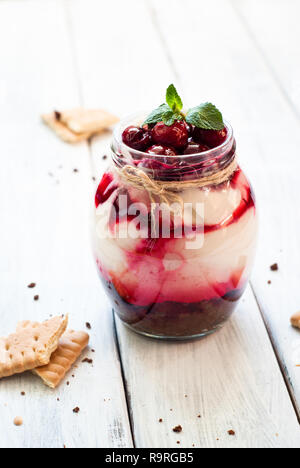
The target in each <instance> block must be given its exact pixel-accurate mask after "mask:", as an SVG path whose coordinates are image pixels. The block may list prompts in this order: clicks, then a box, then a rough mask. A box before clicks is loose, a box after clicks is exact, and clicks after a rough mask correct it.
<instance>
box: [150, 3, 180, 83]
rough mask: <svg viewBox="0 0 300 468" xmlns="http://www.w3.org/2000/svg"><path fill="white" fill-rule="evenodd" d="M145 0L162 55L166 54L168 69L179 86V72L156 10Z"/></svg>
mask: <svg viewBox="0 0 300 468" xmlns="http://www.w3.org/2000/svg"><path fill="white" fill-rule="evenodd" d="M145 1H146V6H147V8H148V11H149V14H150V18H151V22H152V25H153V28H154V30H155V31H156V32H157V36H158V39H159V41H160V43H161V46H162V50H163V52H164V55H165V56H166V59H167V62H168V64H169V66H170V69H171V70H172V72H173V74H174V77H175V78H176V81H177V82H178V83H179V84H180V86H182V81H181V77H180V74H179V72H178V70H177V67H176V65H175V61H174V60H173V57H172V54H171V51H170V49H169V47H168V44H167V41H166V38H165V35H164V33H163V31H162V29H161V27H160V24H159V21H158V18H157V11H156V9H155V8H154V6H153V5H152V3H151V0H145Z"/></svg>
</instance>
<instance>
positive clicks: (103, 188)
mask: <svg viewBox="0 0 300 468" xmlns="http://www.w3.org/2000/svg"><path fill="white" fill-rule="evenodd" d="M115 189H116V186H115V185H114V184H113V176H112V175H111V174H109V173H106V174H104V176H103V177H102V180H101V182H100V184H99V187H98V189H97V193H96V197H95V203H96V208H98V206H99V205H101V204H102V203H104V202H106V200H107V199H108V198H109V197H110V196H111V194H112V193H113V192H114V191H115Z"/></svg>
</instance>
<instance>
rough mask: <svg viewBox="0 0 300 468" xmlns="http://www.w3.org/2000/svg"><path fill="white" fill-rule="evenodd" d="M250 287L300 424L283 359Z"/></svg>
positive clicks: (298, 411) (298, 412)
mask: <svg viewBox="0 0 300 468" xmlns="http://www.w3.org/2000/svg"><path fill="white" fill-rule="evenodd" d="M250 287H251V290H252V293H253V296H254V299H255V302H256V304H257V307H258V310H259V312H260V315H261V318H262V320H263V323H264V325H265V327H266V330H267V334H268V336H269V340H270V343H271V346H272V348H273V351H274V354H275V357H276V360H277V363H278V366H279V369H280V372H281V374H282V377H283V380H284V383H285V385H286V388H287V391H288V393H289V396H290V399H291V403H292V405H293V408H294V410H295V413H296V416H297V419H298V422H299V424H300V408H299V406H298V404H297V399H296V396H295V392H294V389H293V385H292V383H291V381H290V379H289V377H288V371H287V368H286V366H285V365H284V363H283V358H281V357H280V353H279V350H278V349H277V347H276V343H275V340H274V339H273V335H272V332H271V329H270V327H269V324H268V321H267V318H266V316H265V314H264V312H263V307H262V306H261V304H260V301H259V299H258V296H257V294H256V292H255V288H254V285H253V284H252V281H250Z"/></svg>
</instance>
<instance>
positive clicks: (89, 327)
mask: <svg viewBox="0 0 300 468" xmlns="http://www.w3.org/2000/svg"><path fill="white" fill-rule="evenodd" d="M85 326H86V328H87V329H88V330H91V328H92V326H91V324H90V323H89V322H86V324H85Z"/></svg>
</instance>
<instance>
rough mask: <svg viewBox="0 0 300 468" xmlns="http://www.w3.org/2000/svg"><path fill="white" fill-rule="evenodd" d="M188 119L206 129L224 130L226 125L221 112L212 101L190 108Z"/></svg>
mask: <svg viewBox="0 0 300 468" xmlns="http://www.w3.org/2000/svg"><path fill="white" fill-rule="evenodd" d="M186 121H187V123H189V124H191V125H195V127H198V128H203V129H205V130H222V129H223V128H224V126H225V125H224V121H223V117H222V114H221V112H220V111H219V110H218V109H217V108H216V106H214V105H213V104H211V103H210V102H206V103H204V104H200V106H197V107H193V108H192V109H190V110H189V111H188V113H187V115H186Z"/></svg>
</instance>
